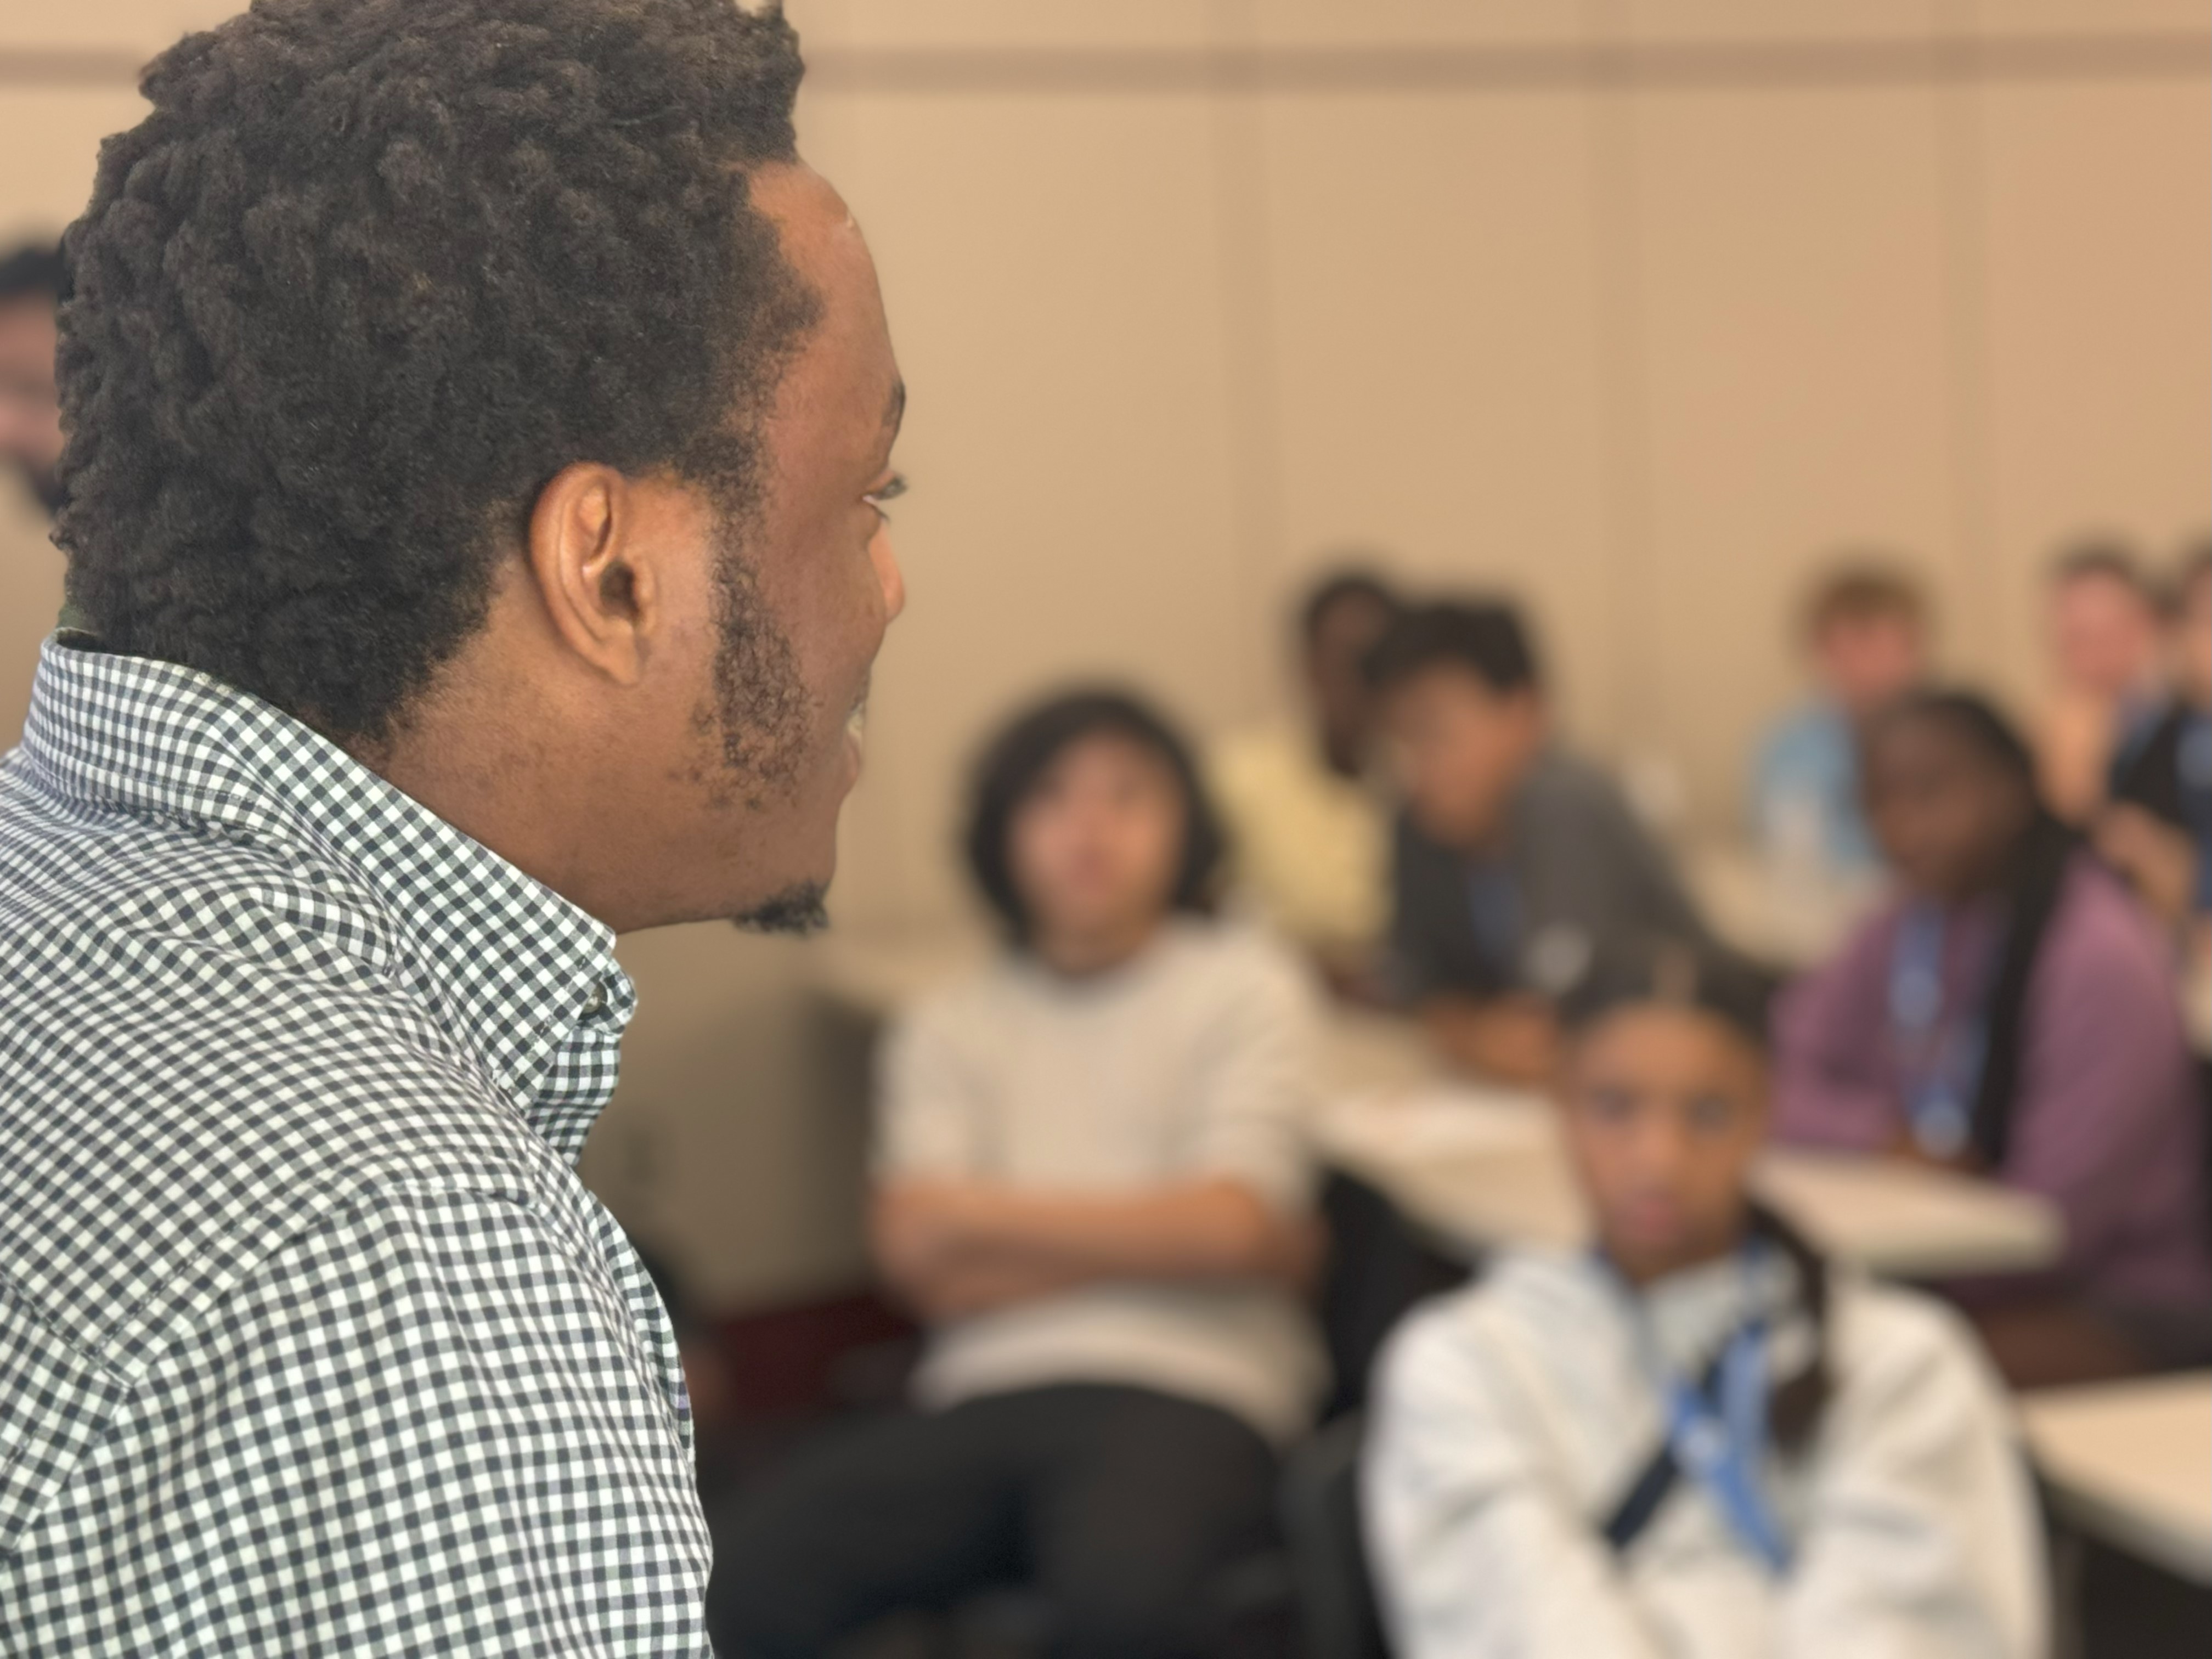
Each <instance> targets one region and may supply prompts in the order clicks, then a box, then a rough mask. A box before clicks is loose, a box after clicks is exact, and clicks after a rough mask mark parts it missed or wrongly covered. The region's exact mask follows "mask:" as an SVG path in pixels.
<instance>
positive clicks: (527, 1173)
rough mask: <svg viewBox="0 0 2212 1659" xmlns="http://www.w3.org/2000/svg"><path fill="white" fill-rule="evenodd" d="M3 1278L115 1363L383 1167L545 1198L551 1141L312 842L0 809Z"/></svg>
mask: <svg viewBox="0 0 2212 1659" xmlns="http://www.w3.org/2000/svg"><path fill="white" fill-rule="evenodd" d="M0 974H4V975H5V976H6V977H7V979H8V981H9V985H10V988H11V995H10V998H9V1004H10V1007H9V1030H8V1031H7V1032H6V1033H5V1035H4V1037H0V1095H4V1096H5V1097H6V1098H7V1100H8V1101H9V1105H10V1110H9V1112H8V1114H7V1115H5V1117H4V1118H0V1212H6V1213H8V1214H9V1217H10V1225H9V1227H7V1228H5V1229H0V1284H4V1285H6V1286H7V1287H8V1288H9V1291H11V1292H12V1294H14V1295H15V1297H18V1298H19V1299H21V1300H22V1301H24V1302H25V1303H26V1304H28V1305H30V1306H31V1307H33V1308H35V1309H36V1310H38V1311H39V1313H40V1316H41V1317H42V1318H43V1319H44V1320H46V1322H49V1323H51V1324H52V1326H53V1327H54V1328H56V1329H57V1330H58V1331H60V1332H62V1333H63V1334H65V1335H66V1337H67V1339H68V1340H70V1342H71V1343H73V1344H74V1345H76V1346H77V1347H78V1348H80V1349H81V1350H82V1351H83V1352H87V1353H90V1354H94V1355H98V1356H100V1357H101V1358H102V1362H103V1363H114V1364H121V1365H124V1366H125V1367H126V1368H127V1366H128V1365H129V1364H130V1363H131V1359H132V1358H133V1357H134V1356H142V1355H143V1354H144V1353H145V1352H149V1351H150V1350H151V1349H152V1348H153V1347H155V1346H159V1344H160V1343H161V1341H162V1340H164V1334H165V1332H166V1330H167V1328H168V1327H169V1326H171V1325H173V1323H174V1322H176V1321H177V1320H179V1319H180V1318H184V1317H188V1316H190V1315H191V1310H193V1309H195V1308H204V1307H205V1306H206V1305H209V1304H210V1301H212V1300H213V1299H216V1298H219V1297H220V1296H221V1295H222V1291H223V1290H224V1288H225V1287H226V1286H227V1285H228V1284H230V1283H232V1282H234V1281H235V1280H236V1279H237V1278H238V1277H239V1276H240V1275H241V1274H243V1273H247V1272H250V1271H252V1267H253V1266H254V1265H255V1264H256V1263H257V1262H258V1261H260V1260H261V1259H262V1258H263V1257H264V1256H265V1255H267V1254H268V1253H269V1251H270V1250H271V1249H275V1248H276V1247H277V1246H278V1244H279V1243H281V1242H282V1241H283V1239H285V1238H287V1237H292V1236H294V1235H295V1234H297V1233H298V1232H300V1231H302V1230H303V1229H306V1228H309V1227H312V1226H313V1225H315V1224H316V1221H317V1218H319V1217H320V1216H321V1215H323V1214H325V1213H327V1212H332V1211H335V1210H337V1209H341V1208H343V1207H344V1206H346V1205H348V1204H349V1203H351V1202H353V1201H355V1200H356V1199H357V1198H358V1197H359V1195H360V1194H362V1193H363V1192H366V1191H369V1190H373V1189H374V1188H377V1187H378V1186H379V1185H380V1184H384V1183H403V1184H404V1183H405V1182H413V1181H421V1180H425V1179H428V1180H434V1181H440V1182H449V1183H458V1184H460V1185H463V1186H471V1187H476V1188H481V1189H483V1191H485V1192H487V1193H492V1194H499V1193H511V1194H515V1195H517V1196H518V1197H526V1196H534V1195H535V1194H539V1193H542V1192H543V1191H544V1190H545V1187H546V1182H547V1179H548V1176H549V1173H550V1169H549V1166H550V1163H551V1162H552V1161H554V1160H553V1155H552V1153H551V1151H550V1148H549V1147H546V1146H544V1144H543V1143H542V1142H539V1141H538V1140H537V1139H536V1137H534V1136H533V1135H532V1134H531V1133H530V1132H529V1130H528V1127H527V1126H526V1124H524V1123H523V1121H521V1119H520V1116H519V1115H517V1114H516V1112H515V1111H514V1110H513V1109H512V1107H511V1106H510V1105H509V1104H508V1103H507V1102H506V1101H505V1100H504V1099H503V1098H502V1097H501V1096H500V1095H499V1093H498V1091H496V1089H495V1086H494V1085H493V1084H492V1082H491V1080H490V1079H489V1077H488V1076H487V1074H486V1073H484V1071H483V1067H482V1066H481V1064H480V1063H479V1062H477V1061H476V1060H473V1059H472V1058H471V1057H470V1056H469V1055H468V1054H465V1052H464V1051H463V1050H462V1049H461V1048H460V1047H459V1045H457V1044H456V1043H454V1042H452V1041H451V1040H450V1039H449V1038H448V1037H447V1035H446V1033H445V1031H444V1030H443V1028H442V1027H441V1025H440V1024H439V1022H438V1020H437V1019H436V1018H435V1013H434V1011H433V1010H432V1008H431V1006H429V1004H428V1001H427V1000H426V998H425V996H424V995H423V994H422V993H421V992H420V991H418V990H417V989H416V987H412V986H410V984H409V982H408V981H407V977H406V975H405V972H404V966H403V963H402V959H401V953H400V952H399V951H398V950H397V949H396V946H395V942H394V940H393V939H392V934H391V931H390V928H389V926H388V923H387V921H386V918H384V917H383V916H382V915H380V913H379V911H378V910H377V908H376V907H374V905H373V904H372V903H370V902H368V900H367V898H366V896H365V895H363V894H362V893H361V892H359V891H358V890H357V889H355V888H353V887H352V886H351V885H350V884H349V881H348V880H347V878H345V877H344V876H343V873H342V872H339V871H337V870H336V869H334V868H330V869H326V868H323V867H320V866H318V865H317V864H316V863H315V861H314V860H313V859H312V857H311V856H307V855H301V854H288V853H287V852H285V851H283V850H282V849H273V848H267V847H264V846H260V845H258V844H254V843H252V842H237V841H230V840H226V839H224V838H222V837H221V836H210V835H209V834H207V833H206V832H204V830H201V829H198V828H197V827H196V826H191V825H184V824H175V825H172V824H164V823H133V822H131V821H127V820H126V821H117V822H108V821H102V822H100V823H92V824H88V825H83V826H81V827H80V828H79V829H78V830H77V832H76V834H74V835H56V834H53V833H51V832H50V831H46V830H29V831H27V830H26V829H25V827H24V826H23V825H22V824H21V823H18V822H10V821H9V820H8V819H7V818H5V817H0Z"/></svg>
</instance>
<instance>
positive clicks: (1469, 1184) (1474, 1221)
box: [809, 931, 2063, 1279]
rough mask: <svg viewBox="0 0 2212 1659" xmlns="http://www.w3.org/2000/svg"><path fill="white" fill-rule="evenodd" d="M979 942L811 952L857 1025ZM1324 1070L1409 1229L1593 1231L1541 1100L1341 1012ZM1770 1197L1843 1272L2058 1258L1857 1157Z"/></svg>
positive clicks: (1350, 1131)
mask: <svg viewBox="0 0 2212 1659" xmlns="http://www.w3.org/2000/svg"><path fill="white" fill-rule="evenodd" d="M990 949H991V946H990V944H989V941H988V940H987V939H986V938H985V937H984V936H982V935H981V934H980V933H973V932H968V933H957V932H950V931H939V932H933V933H914V934H909V935H889V936H885V935H869V934H856V935H840V934H836V933H832V934H829V935H827V936H825V937H824V938H823V939H818V940H817V941H815V942H814V943H813V944H812V945H811V946H810V947H809V951H810V955H811V970H812V976H813V981H814V983H815V986H816V987H817V990H819V991H820V992H821V993H822V994H824V995H826V996H828V997H829V998H830V999H831V1000H834V1001H836V1002H837V1003H839V1004H840V1005H842V1006H845V1007H847V1008H849V1009H851V1010H853V1011H854V1012H858V1013H860V1014H862V1015H865V1016H867V1017H870V1018H881V1017H884V1016H886V1015H889V1014H890V1013H893V1012H896V1011H897V1010H898V1009H899V1008H901V1007H903V1006H907V1005H908V1003H910V1002H911V1001H912V1000H914V999H915V998H916V997H918V996H921V995H924V994H927V993H928V992H929V991H931V990H933V989H934V988H935V987H937V986H939V985H941V984H944V983H945V982H947V981H949V980H951V979H953V978H955V977H957V975H960V974H961V973H963V972H965V971H968V970H970V969H973V968H974V967H975V965H976V964H977V963H981V961H983V960H984V959H986V957H987V955H988V953H989V951H990ZM1322 1073H1323V1075H1324V1078H1325V1079H1326V1087H1327V1088H1328V1091H1329V1093H1330V1094H1331V1095H1332V1096H1333V1097H1334V1098H1335V1100H1336V1104H1335V1105H1334V1107H1333V1108H1332V1109H1330V1110H1329V1111H1328V1112H1327V1113H1326V1114H1325V1115H1324V1117H1323V1120H1322V1125H1321V1132H1320V1139H1321V1143H1322V1151H1323V1152H1325V1153H1326V1154H1327V1155H1328V1157H1329V1158H1331V1159H1333V1160H1334V1161H1335V1162H1336V1163H1338V1164H1340V1165H1342V1166H1343V1167H1344V1168H1346V1169H1347V1170H1350V1171H1352V1173H1353V1174H1355V1175H1358V1176H1360V1177H1361V1178H1362V1179H1364V1180H1366V1181H1368V1182H1371V1183H1372V1184H1373V1185H1374V1186H1375V1187H1376V1188H1378V1189H1380V1190H1381V1191H1383V1193H1385V1194H1388V1195H1389V1197H1390V1199H1391V1200H1393V1201H1394V1202H1395V1203H1396V1204H1397V1205H1398V1206H1400V1207H1401V1208H1402V1209H1403V1210H1405V1211H1406V1212H1407V1214H1409V1215H1411V1216H1413V1218H1415V1219H1417V1220H1418V1221H1419V1222H1420V1223H1421V1224H1422V1225H1425V1226H1427V1227H1429V1228H1431V1230H1433V1231H1436V1232H1437V1233H1438V1234H1439V1235H1441V1236H1442V1237H1445V1238H1447V1239H1451V1240H1455V1241H1457V1242H1459V1243H1462V1244H1464V1245H1467V1246H1469V1247H1471V1248H1486V1247H1491V1246H1496V1245H1499V1244H1511V1243H1538V1244H1544V1243H1553V1244H1557V1243H1575V1242H1578V1241H1579V1240H1580V1239H1581V1238H1582V1237H1584V1236H1585V1233H1586V1230H1587V1220H1586V1217H1585V1215H1584V1212H1583V1204H1582V1200H1581V1197H1580V1195H1579V1194H1577V1192H1576V1190H1575V1187H1574V1182H1573V1177H1572V1176H1571V1174H1570V1172H1569V1170H1568V1169H1567V1165H1566V1160H1565V1153H1564V1151H1563V1150H1562V1148H1561V1147H1560V1146H1559V1139H1558V1135H1557V1133H1556V1130H1555V1127H1554V1124H1553V1115H1552V1109H1551V1108H1550V1107H1549V1106H1548V1105H1547V1103H1545V1102H1543V1101H1542V1100H1541V1099H1539V1098H1537V1097H1534V1096H1529V1095H1521V1094H1516V1093H1513V1092H1511V1091H1503V1090H1496V1089H1485V1088H1480V1087H1477V1086H1474V1085H1464V1084H1455V1083H1449V1082H1444V1081H1440V1080H1439V1079H1438V1078H1437V1062H1436V1060H1435V1057H1434V1055H1433V1054H1432V1052H1431V1049H1430V1048H1429V1046H1428V1043H1427V1041H1426V1039H1425V1037H1424V1036H1423V1035H1422V1034H1421V1032H1420V1030H1419V1028H1418V1027H1417V1026H1415V1025H1414V1024H1413V1022H1412V1021H1410V1020H1407V1019H1404V1018H1398V1017H1396V1016H1393V1015H1388V1014H1379V1013H1361V1012H1337V1013H1335V1014H1333V1015H1332V1016H1331V1018H1330V1019H1329V1021H1328V1026H1327V1029H1326V1030H1325V1031H1324V1033H1323V1042H1322ZM1759 1183H1760V1185H1761V1187H1762V1188H1764V1189H1765V1192H1766V1194H1767V1195H1768V1196H1769V1197H1770V1198H1771V1199H1772V1200H1773V1201H1774V1202H1775V1203H1776V1204H1777V1205H1778V1206H1779V1207H1781V1208H1783V1209H1784V1210H1786V1211H1787V1212H1789V1213H1790V1215H1791V1216H1792V1217H1793V1218H1796V1220H1797V1221H1798V1223H1799V1225H1802V1226H1803V1227H1804V1228H1805V1229H1806V1231H1808V1234H1809V1235H1810V1236H1811V1237H1814V1238H1815V1239H1816V1240H1818V1241H1819V1242H1820V1243H1821V1244H1822V1245H1824V1246H1825V1247H1826V1249H1829V1250H1830V1251H1832V1253H1833V1254H1834V1255H1837V1256H1838V1258H1839V1259H1842V1260H1845V1261H1852V1262H1855V1263H1857V1264H1858V1265H1860V1266H1862V1267H1865V1268H1867V1269H1868V1270H1869V1271H1871V1272H1875V1273H1887V1274H1891V1275H1893V1276H1896V1277H1899V1278H1915V1279H1918V1278H1929V1279H1933V1278H1944V1277H1948V1276H1952V1275H1963V1274H1972V1273H2014V1272H2022V1271H2027V1270H2030V1269H2033V1268H2037V1267H2047V1266H2049V1265H2050V1264H2051V1262H2053V1261H2056V1260H2057V1258H2058V1255H2059V1252H2060V1250H2061V1248H2062V1246H2063V1232H2062V1231H2061V1228H2060V1225H2059V1221H2058V1218H2057V1212H2055V1211H2054V1210H2052V1209H2051V1206H2048V1205H2046V1204H2045V1203H2043V1202H2042V1201H2041V1200H2037V1199H2033V1198H2030V1197H2027V1196H2026V1195H2024V1194H2019V1193H2015V1192H2011V1191H2008V1190H2007V1189H2006V1188H2001V1187H1998V1186H1996V1185H1995V1184H1993V1183H1990V1182H1980V1181H1973V1180H1969V1179H1967V1178H1966V1177H1963V1176H1948V1175H1942V1174H1940V1173H1937V1172H1936V1171H1932V1170H1917V1169H1912V1168H1909V1167H1906V1166H1903V1165H1899V1164H1892V1163H1890V1162H1888V1161H1887V1160H1874V1159H1869V1158H1851V1157H1847V1156H1832V1155H1824V1154H1820V1153H1814V1152H1795V1151H1777V1152H1771V1153H1769V1154H1768V1155H1767V1156H1766V1157H1765V1158H1764V1159H1763V1160H1762V1162H1761V1165H1760V1169H1759Z"/></svg>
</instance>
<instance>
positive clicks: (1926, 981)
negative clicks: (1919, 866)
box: [1889, 903, 1989, 1158]
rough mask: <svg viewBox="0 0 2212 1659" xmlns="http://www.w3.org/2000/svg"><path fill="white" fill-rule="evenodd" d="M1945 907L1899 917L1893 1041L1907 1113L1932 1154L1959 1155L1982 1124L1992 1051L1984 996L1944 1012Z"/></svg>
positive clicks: (1918, 907)
mask: <svg viewBox="0 0 2212 1659" xmlns="http://www.w3.org/2000/svg"><path fill="white" fill-rule="evenodd" d="M1943 933H1944V921H1943V912H1942V909H1940V908H1938V907H1936V905H1933V904H1926V903H1920V904H1914V905H1911V906H1909V907H1908V908H1906V910H1905V914H1904V915H1902V916H1901V917H1899V920H1898V925H1897V943H1896V944H1895V945H1894V946H1893V948H1892V950H1891V951H1890V958H1889V1026H1890V1049H1891V1052H1892V1054H1893V1055H1894V1056H1895V1058H1896V1061H1897V1069H1898V1075H1899V1082H1900V1083H1901V1085H1902V1086H1903V1090H1904V1095H1905V1121H1906V1122H1907V1123H1908V1124H1909V1125H1910V1126H1911V1130H1912V1138H1913V1139H1915V1140H1916V1141H1917V1142H1918V1143H1919V1144H1920V1149H1921V1150H1922V1151H1923V1152H1926V1153H1927V1154H1928V1155H1929V1157H1931V1158H1955V1157H1957V1156H1958V1155H1959V1154H1960V1152H1964V1151H1965V1150H1966V1143H1967V1141H1968V1139H1970V1138H1971V1137H1972V1133H1973V1127H1974V1119H1973V1101H1974V1097H1975V1095H1976V1094H1977V1093H1978V1092H1979V1091H1980V1089H1981V1083H1982V1065H1983V1061H1984V1059H1985V1057H1986V1056H1987V1054H1988V1052H1989V1032H1988V1028H1987V1024H1986V1022H1985V1021H1984V1018H1983V1009H1982V1004H1983V1002H1984V1000H1985V999H1984V998H1981V997H1976V998H1975V999H1974V1006H1973V1008H1972V1012H1970V1013H1969V1014H1967V1015H1966V1017H1965V1018H1959V1019H1951V1020H1947V1019H1945V1018H1943V1002H1944V997H1943Z"/></svg>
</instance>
